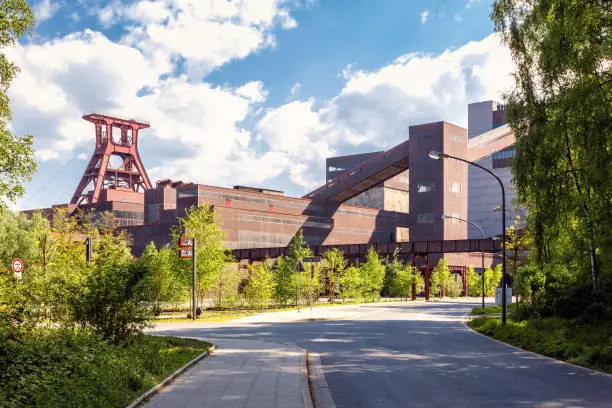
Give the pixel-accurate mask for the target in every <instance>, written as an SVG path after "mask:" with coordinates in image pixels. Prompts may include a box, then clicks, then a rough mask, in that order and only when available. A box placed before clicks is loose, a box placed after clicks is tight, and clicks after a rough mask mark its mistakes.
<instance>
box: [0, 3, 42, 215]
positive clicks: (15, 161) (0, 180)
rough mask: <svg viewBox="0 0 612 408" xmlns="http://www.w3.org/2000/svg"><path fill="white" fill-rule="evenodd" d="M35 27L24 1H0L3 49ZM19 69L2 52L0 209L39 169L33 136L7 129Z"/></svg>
mask: <svg viewBox="0 0 612 408" xmlns="http://www.w3.org/2000/svg"><path fill="white" fill-rule="evenodd" d="M33 30H34V14H33V13H32V10H31V9H30V7H29V6H28V3H26V1H25V0H3V1H0V50H2V49H4V48H6V47H13V46H14V45H15V43H16V42H17V40H18V39H19V38H20V37H21V36H22V35H24V34H28V33H31V32H32V31H33ZM18 72H19V68H18V67H17V66H16V65H15V64H14V63H12V62H11V61H9V60H8V58H7V57H6V55H5V54H4V53H3V52H0V210H2V209H3V208H4V207H5V206H6V201H7V200H8V201H15V200H16V199H17V198H19V197H21V196H22V195H23V193H24V191H25V190H24V188H23V184H24V183H25V182H28V181H30V180H31V179H32V175H33V174H34V172H35V171H36V162H35V161H34V139H33V137H32V136H31V135H25V136H23V137H19V136H15V135H13V133H12V132H11V131H10V129H9V128H8V122H9V121H10V120H11V119H12V117H13V114H12V112H11V108H10V105H9V97H8V89H9V87H10V85H11V82H12V81H13V79H14V78H15V76H16V75H17V73H18Z"/></svg>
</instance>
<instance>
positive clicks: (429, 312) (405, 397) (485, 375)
mask: <svg viewBox="0 0 612 408" xmlns="http://www.w3.org/2000/svg"><path fill="white" fill-rule="evenodd" d="M474 306H477V304H476V303H473V304H470V303H446V302H445V303H424V302H417V303H410V302H408V303H404V304H398V303H394V304H380V303H378V304H371V305H367V306H352V307H346V308H343V310H344V311H345V312H346V313H347V314H348V315H347V316H345V318H343V319H337V320H320V321H300V322H297V321H296V322H274V317H271V315H273V314H269V316H268V317H267V318H265V319H262V320H261V321H257V319H249V318H247V319H241V320H244V321H241V320H237V321H233V322H228V323H223V324H202V323H200V324H197V323H196V324H195V325H193V324H192V325H188V324H184V325H183V324H181V325H174V326H173V325H171V324H165V325H161V326H159V328H158V330H159V333H163V334H170V335H179V336H198V337H203V338H220V337H231V338H233V339H255V340H264V341H272V342H276V343H291V344H296V345H298V346H300V347H302V348H304V349H306V350H310V351H314V352H317V353H319V354H320V356H321V361H322V363H323V369H324V371H325V375H326V378H327V382H328V384H329V387H330V390H331V394H332V397H333V399H334V401H335V403H336V406H337V407H339V408H340V407H347V408H348V407H351V408H353V407H368V408H369V407H406V406H411V407H435V406H441V407H448V406H452V407H463V406H465V407H491V406H495V407H518V406H520V407H534V406H546V407H570V406H571V407H610V406H611V404H612V376H608V375H605V374H599V373H595V372H593V371H590V370H587V369H583V368H579V367H575V366H573V365H569V364H565V363H560V362H556V361H554V360H551V359H548V358H545V357H539V356H537V355H535V354H532V353H528V352H523V351H520V350H517V349H515V348H512V347H509V346H507V345H504V344H501V343H499V342H496V341H493V340H491V339H488V338H486V337H484V336H482V335H480V334H477V333H475V332H473V331H471V330H470V329H468V328H467V327H465V326H464V325H463V324H462V317H463V316H464V315H465V313H467V312H468V311H469V310H470V309H471V308H472V307H474ZM334 309H335V310H337V309H336V308H328V309H326V310H334ZM351 311H353V312H354V313H353V315H352V316H349V315H350V313H351ZM280 316H281V314H279V318H280ZM300 316H303V318H308V313H305V312H303V313H302V314H301V315H300ZM347 317H348V318H347ZM285 318H286V314H285ZM248 320H250V321H248Z"/></svg>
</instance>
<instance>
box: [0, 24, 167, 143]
mask: <svg viewBox="0 0 612 408" xmlns="http://www.w3.org/2000/svg"><path fill="white" fill-rule="evenodd" d="M6 52H7V54H8V57H9V58H10V59H11V60H12V61H14V62H15V63H16V64H17V66H19V67H20V68H21V73H20V74H19V75H18V76H17V78H16V79H15V81H14V82H13V85H12V87H11V89H10V91H9V92H10V96H11V103H12V107H13V110H14V112H15V119H14V120H13V126H14V127H15V130H16V131H17V132H18V133H27V132H31V133H33V134H35V135H36V143H37V148H38V149H51V150H58V149H59V150H70V149H72V148H74V147H75V146H77V145H82V144H84V143H87V142H89V141H90V137H89V134H90V133H89V132H90V131H91V129H90V127H89V126H88V124H87V122H85V121H83V120H82V119H81V116H82V114H83V113H85V112H92V111H98V112H100V111H101V112H109V111H111V110H113V109H123V110H122V113H123V115H125V116H130V115H131V114H132V112H131V111H132V110H133V108H132V107H131V106H130V103H129V102H130V101H133V100H134V98H135V95H136V92H137V91H138V90H139V89H140V88H142V87H144V86H152V85H155V84H156V83H157V80H158V77H159V75H160V73H162V72H164V71H168V70H170V69H171V68H170V66H163V65H162V64H159V63H158V62H154V63H152V62H150V61H147V60H146V59H145V58H144V57H143V56H142V54H141V53H140V52H139V51H138V50H135V49H133V48H130V47H127V46H123V45H120V44H116V43H113V42H111V41H109V40H108V39H107V38H106V37H105V36H104V35H102V34H101V33H97V32H93V31H90V30H86V31H84V32H82V33H74V34H70V35H68V36H65V37H63V38H59V39H55V40H52V41H48V42H45V43H42V44H26V45H18V46H17V47H16V48H14V49H7V50H6ZM109 56H111V57H109ZM93 78H95V80H92V79H93ZM32 95H36V98H32Z"/></svg>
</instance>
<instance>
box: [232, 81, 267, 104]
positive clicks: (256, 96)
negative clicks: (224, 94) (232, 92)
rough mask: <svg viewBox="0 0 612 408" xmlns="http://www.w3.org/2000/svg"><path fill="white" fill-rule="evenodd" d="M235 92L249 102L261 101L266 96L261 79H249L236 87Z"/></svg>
mask: <svg viewBox="0 0 612 408" xmlns="http://www.w3.org/2000/svg"><path fill="white" fill-rule="evenodd" d="M236 94H237V95H240V96H242V97H245V98H246V99H248V100H249V101H251V102H263V101H265V100H266V98H267V97H268V91H266V90H265V89H264V87H263V83H262V82H261V81H251V82H247V83H246V84H244V85H242V86H241V87H240V88H238V89H236Z"/></svg>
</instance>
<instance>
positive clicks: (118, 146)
mask: <svg viewBox="0 0 612 408" xmlns="http://www.w3.org/2000/svg"><path fill="white" fill-rule="evenodd" d="M83 119H85V120H86V121H88V122H91V123H93V124H94V125H95V127H96V148H95V150H94V152H93V155H92V156H91V160H89V164H88V165H87V168H86V169H85V172H84V173H83V177H82V178H81V182H80V183H79V185H78V187H77V189H76V191H75V192H74V195H73V196H72V200H70V203H71V204H93V203H97V202H99V200H100V192H101V191H102V190H103V189H109V188H111V189H123V190H129V191H132V192H136V193H144V191H145V190H148V189H150V188H151V182H150V181H149V177H148V176H147V172H146V171H145V169H144V166H143V165H142V162H141V161H140V157H139V155H138V130H139V129H145V128H148V127H149V124H148V123H142V122H137V121H135V120H132V119H122V118H118V117H113V116H106V115H100V114H97V113H90V114H89V115H84V116H83ZM113 128H115V129H119V130H120V133H119V132H116V133H117V136H119V137H117V138H114V137H113ZM111 156H116V157H118V158H119V159H120V162H121V163H120V165H118V166H117V167H116V168H113V167H111Z"/></svg>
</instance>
